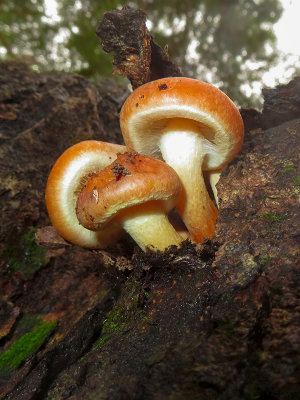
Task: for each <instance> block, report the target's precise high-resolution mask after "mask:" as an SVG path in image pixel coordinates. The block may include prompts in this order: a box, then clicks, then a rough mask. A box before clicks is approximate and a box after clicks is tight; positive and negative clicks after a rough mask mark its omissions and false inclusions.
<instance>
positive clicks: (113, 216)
mask: <svg viewBox="0 0 300 400" xmlns="http://www.w3.org/2000/svg"><path fill="white" fill-rule="evenodd" d="M181 190H182V185H181V182H180V179H179V177H178V176H177V174H176V172H175V171H174V170H173V169H172V168H171V167H170V166H168V165H167V164H165V163H164V162H162V161H159V160H157V159H155V158H152V157H147V156H144V155H141V154H138V153H124V154H119V155H118V157H117V159H116V160H115V161H114V162H113V163H112V164H111V165H109V166H108V167H106V168H105V169H103V170H102V171H101V172H99V173H97V174H94V175H93V176H91V178H90V179H89V180H88V181H87V183H86V185H85V187H84V188H83V189H82V191H81V193H80V194H79V196H78V200H77V206H76V212H77V217H78V220H79V221H80V223H81V224H82V225H83V226H84V227H85V228H87V229H92V230H95V231H97V230H101V229H105V228H106V227H107V226H109V225H110V224H112V223H115V224H119V225H120V226H122V227H123V228H124V229H125V230H126V231H127V232H128V233H129V234H130V235H131V237H132V238H133V239H134V240H135V241H136V243H137V244H138V245H139V246H140V247H141V249H143V250H144V251H145V250H146V249H147V248H150V249H152V250H161V251H163V250H165V249H166V248H167V247H169V246H170V245H176V246H178V245H179V244H180V243H181V242H182V240H183V239H182V237H181V236H180V235H179V234H178V233H177V232H176V230H175V229H174V228H173V226H172V225H171V224H170V222H169V220H168V217H167V215H166V214H167V213H168V212H169V211H170V210H171V209H172V208H174V206H175V204H176V202H177V200H178V198H179V195H180V193H181Z"/></svg>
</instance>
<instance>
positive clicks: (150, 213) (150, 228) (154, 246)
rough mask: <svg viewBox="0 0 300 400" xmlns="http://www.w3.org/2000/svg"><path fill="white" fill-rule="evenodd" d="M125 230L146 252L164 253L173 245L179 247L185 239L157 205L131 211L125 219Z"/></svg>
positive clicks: (145, 205) (147, 205)
mask: <svg viewBox="0 0 300 400" xmlns="http://www.w3.org/2000/svg"><path fill="white" fill-rule="evenodd" d="M123 228H124V229H125V231H126V232H127V233H129V235H130V236H131V237H132V238H133V240H135V242H136V243H137V244H138V245H139V246H140V248H141V249H142V250H144V251H146V250H147V249H150V250H160V251H164V250H165V249H167V248H168V247H169V246H171V245H175V246H179V245H180V243H181V242H182V240H183V238H182V237H181V236H180V235H179V233H177V232H176V230H175V229H174V228H173V226H172V225H171V224H170V222H169V220H168V217H167V215H166V214H165V212H164V211H162V210H161V207H160V208H158V207H157V206H155V204H144V205H143V207H141V206H139V207H137V209H136V211H135V210H134V209H131V210H130V212H126V217H125V216H124V217H123Z"/></svg>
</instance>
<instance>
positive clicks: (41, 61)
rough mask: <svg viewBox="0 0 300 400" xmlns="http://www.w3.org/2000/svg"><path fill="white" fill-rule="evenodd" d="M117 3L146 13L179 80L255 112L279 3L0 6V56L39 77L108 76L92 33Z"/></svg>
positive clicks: (42, 2) (9, 0) (42, 0)
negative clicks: (198, 83)
mask: <svg viewBox="0 0 300 400" xmlns="http://www.w3.org/2000/svg"><path fill="white" fill-rule="evenodd" d="M124 4H127V5H130V6H132V7H135V8H142V9H144V10H145V11H146V12H147V14H148V20H149V21H148V25H149V28H150V31H151V33H152V35H153V37H154V40H155V41H156V42H157V43H158V44H159V45H161V46H162V47H165V46H167V47H168V52H169V55H170V58H171V60H172V61H175V62H176V63H177V64H178V65H179V66H180V68H181V69H182V71H183V73H184V75H186V76H190V77H194V78H198V79H201V80H205V81H207V82H209V83H212V84H215V85H216V86H218V87H219V88H220V89H222V90H223V91H225V92H226V93H227V94H228V95H229V96H230V97H231V98H232V99H233V100H234V101H235V102H236V103H237V104H238V105H239V106H244V107H249V106H254V107H258V108H260V106H261V104H260V102H261V98H260V96H259V94H258V93H255V91H254V90H252V89H253V87H255V84H256V83H258V82H260V81H261V78H262V75H263V74H264V73H265V72H266V71H268V70H269V69H270V68H271V66H273V65H276V62H278V58H279V54H278V51H277V50H276V37H275V35H274V32H273V30H272V27H273V24H274V23H275V22H276V21H278V19H279V18H280V16H281V13H282V5H281V2H280V1H279V0H137V1H135V2H130V1H127V2H125V1H122V0H120V1H117V0H84V1H83V0H75V1H74V0H72V1H71V0H59V1H58V2H57V3H56V1H55V0H26V1H24V0H0V57H1V59H14V58H22V59H24V60H26V59H27V61H28V62H29V63H30V64H31V65H32V68H33V69H35V70H40V71H42V70H58V71H66V72H77V73H80V74H83V75H85V76H86V77H88V78H92V79H99V78H100V77H103V76H111V71H112V67H111V60H112V56H111V55H108V54H106V53H104V52H103V50H102V49H101V45H100V42H99V40H98V38H97V36H96V34H95V31H96V29H97V27H98V24H99V21H100V20H101V18H102V16H103V13H104V12H105V11H107V10H111V9H114V8H117V7H119V8H120V7H122V6H123V5H124ZM53 5H56V10H55V8H54V11H53V8H52V6H53ZM294 69H295V71H294V74H296V73H299V71H297V70H296V68H294Z"/></svg>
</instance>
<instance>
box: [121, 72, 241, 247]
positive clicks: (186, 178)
mask: <svg viewBox="0 0 300 400" xmlns="http://www.w3.org/2000/svg"><path fill="white" fill-rule="evenodd" d="M120 125H121V130H122V133H123V137H124V141H125V144H126V146H127V147H128V148H129V149H130V150H135V151H138V152H141V153H143V154H148V155H151V156H153V157H157V158H158V159H163V160H165V161H166V163H168V164H169V165H171V166H172V167H173V168H174V169H175V171H176V172H177V174H178V175H179V177H180V178H181V181H182V184H183V187H184V190H183V192H182V195H181V198H180V200H179V202H178V206H177V209H178V211H179V213H180V215H181V216H182V218H183V220H184V222H185V224H186V226H187V228H188V230H189V232H190V234H191V238H192V239H193V240H194V241H196V242H201V241H202V240H203V239H204V238H205V237H209V238H211V237H212V235H213V233H214V230H215V222H216V218H217V215H218V211H217V208H216V207H215V205H214V203H213V202H212V200H211V199H210V197H209V194H208V192H207V189H206V186H205V182H204V179H203V174H202V171H204V170H205V171H209V170H218V171H220V170H222V169H223V168H225V167H226V165H227V164H228V163H229V162H230V161H231V160H232V159H233V157H234V156H235V155H236V154H237V152H238V151H239V149H240V147H241V145H242V142H243V135H244V125H243V121H242V118H241V115H240V113H239V111H238V109H237V107H236V106H235V105H234V104H233V102H232V101H231V100H230V99H229V98H228V97H227V96H226V95H225V94H224V93H223V92H221V91H220V90H219V89H217V88H215V87H214V86H212V85H209V84H208V83H204V82H201V81H198V80H195V79H190V78H183V77H175V78H174V77H171V78H163V79H159V80H157V81H152V82H149V83H146V84H145V85H143V86H140V87H139V88H137V89H136V90H135V91H134V92H133V93H132V94H131V95H130V96H129V98H128V99H127V100H126V102H125V103H124V105H123V107H122V110H121V119H120Z"/></svg>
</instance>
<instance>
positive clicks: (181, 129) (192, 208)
mask: <svg viewBox="0 0 300 400" xmlns="http://www.w3.org/2000/svg"><path fill="white" fill-rule="evenodd" d="M208 143H209V142H208V141H207V140H206V139H205V138H204V137H202V136H200V135H199V125H197V124H195V123H194V122H192V121H189V120H186V119H183V118H174V119H170V120H169V122H168V123H167V125H166V127H165V129H164V132H163V133H162V135H161V137H160V143H159V147H160V151H161V154H162V157H163V159H164V160H165V161H166V163H167V164H169V165H170V166H171V167H173V168H174V170H175V171H176V172H177V174H178V176H179V177H180V179H181V182H182V185H183V188H184V190H183V193H182V195H181V197H180V199H179V202H178V204H177V206H176V208H177V209H178V212H179V214H180V215H181V217H182V219H183V221H184V223H185V225H186V227H187V228H188V230H189V232H190V234H191V238H192V240H194V241H195V242H201V241H203V239H204V238H206V237H208V238H211V237H212V235H213V233H214V230H215V223H216V219H217V215H218V211H217V208H216V207H215V205H214V204H213V202H212V200H211V199H210V197H209V194H208V192H207V189H206V186H205V182H204V178H203V174H202V164H203V162H204V158H205V154H206V153H207V150H209V144H208Z"/></svg>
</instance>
